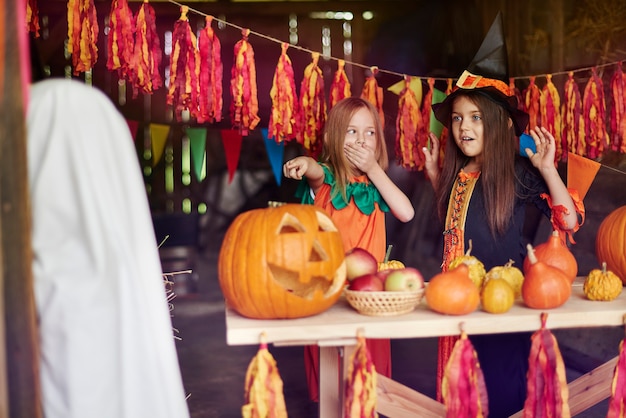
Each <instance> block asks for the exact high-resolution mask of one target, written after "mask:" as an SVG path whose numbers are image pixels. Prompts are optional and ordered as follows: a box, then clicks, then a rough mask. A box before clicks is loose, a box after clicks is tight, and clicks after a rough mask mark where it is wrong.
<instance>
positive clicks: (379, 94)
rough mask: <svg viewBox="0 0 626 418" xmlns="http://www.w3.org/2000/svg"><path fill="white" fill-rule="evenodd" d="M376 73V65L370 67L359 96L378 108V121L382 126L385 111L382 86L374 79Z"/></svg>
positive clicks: (383, 124)
mask: <svg viewBox="0 0 626 418" xmlns="http://www.w3.org/2000/svg"><path fill="white" fill-rule="evenodd" d="M376 74H378V67H372V68H371V74H370V75H369V76H368V77H367V78H366V79H365V84H364V85H363V91H362V92H361V97H362V98H363V99H365V100H367V101H368V102H370V103H371V104H373V105H374V107H375V108H376V109H377V110H378V116H379V118H380V123H381V125H382V126H383V127H384V126H385V113H384V112H383V89H382V87H379V86H378V81H376Z"/></svg>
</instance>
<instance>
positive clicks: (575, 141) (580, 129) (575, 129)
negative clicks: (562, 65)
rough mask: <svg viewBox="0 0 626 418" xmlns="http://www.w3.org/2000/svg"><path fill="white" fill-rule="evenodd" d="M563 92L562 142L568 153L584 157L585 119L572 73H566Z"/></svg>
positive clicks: (578, 90)
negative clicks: (565, 144) (565, 145)
mask: <svg viewBox="0 0 626 418" xmlns="http://www.w3.org/2000/svg"><path fill="white" fill-rule="evenodd" d="M563 90H564V92H565V100H564V101H563V107H562V110H561V116H562V122H563V133H562V138H563V142H564V143H567V150H568V151H569V152H571V153H574V154H577V155H585V119H584V117H583V113H582V99H581V95H580V89H579V88H578V84H577V83H576V80H574V73H573V72H572V71H570V72H569V73H568V78H567V81H566V82H565V86H564V89H563Z"/></svg>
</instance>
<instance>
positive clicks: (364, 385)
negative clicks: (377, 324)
mask: <svg viewBox="0 0 626 418" xmlns="http://www.w3.org/2000/svg"><path fill="white" fill-rule="evenodd" d="M376 380H377V373H376V367H375V366H374V362H373V361H372V357H371V355H370V352H369V351H368V349H367V344H366V342H365V337H364V336H363V335H362V334H361V333H359V334H358V335H357V343H356V348H355V349H354V352H353V353H352V355H351V356H350V360H349V363H348V375H347V377H346V387H345V398H344V399H345V404H344V414H343V416H344V417H345V418H374V417H377V416H378V414H377V412H376Z"/></svg>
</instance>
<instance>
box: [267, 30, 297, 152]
mask: <svg viewBox="0 0 626 418" xmlns="http://www.w3.org/2000/svg"><path fill="white" fill-rule="evenodd" d="M281 48H282V52H281V54H280V57H279V58H278V64H277V65H276V71H275V72H274V80H273V82H272V89H271V90H270V97H271V99H272V110H271V113H270V121H269V127H268V132H269V133H268V138H274V140H275V141H276V142H283V141H285V140H289V139H294V138H295V137H296V136H297V135H296V134H297V126H298V118H299V113H298V95H297V93H296V81H295V78H294V72H293V66H292V65H291V60H290V59H289V55H287V48H289V44H288V43H286V42H283V44H282V45H281Z"/></svg>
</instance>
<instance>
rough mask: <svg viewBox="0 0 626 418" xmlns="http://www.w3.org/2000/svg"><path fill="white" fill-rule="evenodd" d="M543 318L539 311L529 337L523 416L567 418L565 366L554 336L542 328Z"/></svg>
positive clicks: (527, 417) (532, 417)
mask: <svg viewBox="0 0 626 418" xmlns="http://www.w3.org/2000/svg"><path fill="white" fill-rule="evenodd" d="M547 319H548V314H547V313H545V312H543V313H542V314H541V329H539V330H538V331H536V332H535V333H534V334H533V335H532V337H531V347H530V355H529V357H528V374H527V379H528V381H527V395H526V401H525V403H524V411H523V417H524V418H537V417H555V418H556V417H559V418H569V417H570V411H569V404H568V403H567V401H568V398H569V395H568V393H569V392H568V388H567V380H566V378H565V366H564V364H563V358H562V357H561V351H560V350H559V346H558V344H557V341H556V338H554V335H553V334H552V333H551V332H550V330H549V329H547V328H546V321H547Z"/></svg>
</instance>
